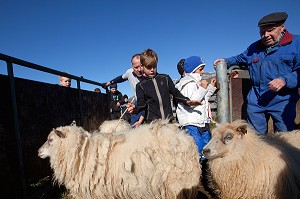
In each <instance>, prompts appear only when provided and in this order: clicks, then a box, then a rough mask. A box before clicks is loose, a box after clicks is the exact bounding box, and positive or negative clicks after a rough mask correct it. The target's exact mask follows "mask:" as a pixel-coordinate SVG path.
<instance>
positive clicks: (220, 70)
mask: <svg viewBox="0 0 300 199" xmlns="http://www.w3.org/2000/svg"><path fill="white" fill-rule="evenodd" d="M216 72H217V82H218V87H219V91H218V95H217V103H218V113H217V115H218V122H219V123H226V122H228V113H229V111H228V105H229V104H228V77H227V63H226V62H224V61H220V62H218V63H217V67H216Z"/></svg>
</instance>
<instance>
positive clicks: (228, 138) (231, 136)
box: [224, 133, 233, 144]
mask: <svg viewBox="0 0 300 199" xmlns="http://www.w3.org/2000/svg"><path fill="white" fill-rule="evenodd" d="M232 138H233V134H232V133H228V134H227V135H226V136H225V137H224V144H227V142H228V141H229V140H232Z"/></svg>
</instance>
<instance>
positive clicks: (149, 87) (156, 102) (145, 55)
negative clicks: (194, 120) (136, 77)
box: [128, 49, 200, 123]
mask: <svg viewBox="0 0 300 199" xmlns="http://www.w3.org/2000/svg"><path fill="white" fill-rule="evenodd" d="M157 62H158V57H157V54H156V53H155V52H154V51H153V50H151V49H147V50H144V51H143V52H142V53H141V65H142V66H143V67H144V73H145V75H146V76H147V77H146V78H145V79H144V80H142V81H141V82H139V83H138V84H137V85H136V95H137V105H136V106H135V105H134V104H129V105H128V111H129V112H130V113H133V112H134V113H139V112H141V111H142V110H145V111H146V122H147V123H150V122H152V121H153V120H156V119H169V120H171V119H172V117H173V113H172V106H171V99H170V94H172V95H173V97H174V98H176V100H177V101H178V102H181V103H183V104H187V105H198V104H200V102H199V101H190V100H189V98H187V97H184V96H183V95H182V94H181V93H180V92H179V91H178V90H177V89H176V88H175V86H174V83H173V81H172V80H171V78H170V77H169V76H168V75H165V74H159V73H157Z"/></svg>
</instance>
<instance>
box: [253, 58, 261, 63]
mask: <svg viewBox="0 0 300 199" xmlns="http://www.w3.org/2000/svg"><path fill="white" fill-rule="evenodd" d="M259 60H260V58H257V59H254V60H253V61H252V63H257V62H258V61H259Z"/></svg>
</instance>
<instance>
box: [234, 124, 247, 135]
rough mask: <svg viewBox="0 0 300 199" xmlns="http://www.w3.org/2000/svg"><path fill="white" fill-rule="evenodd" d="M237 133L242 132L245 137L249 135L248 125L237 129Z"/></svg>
mask: <svg viewBox="0 0 300 199" xmlns="http://www.w3.org/2000/svg"><path fill="white" fill-rule="evenodd" d="M236 131H237V132H240V133H241V134H243V135H245V134H246V133H247V125H246V124H243V125H240V126H238V127H237V128H236Z"/></svg>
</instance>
